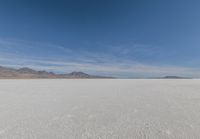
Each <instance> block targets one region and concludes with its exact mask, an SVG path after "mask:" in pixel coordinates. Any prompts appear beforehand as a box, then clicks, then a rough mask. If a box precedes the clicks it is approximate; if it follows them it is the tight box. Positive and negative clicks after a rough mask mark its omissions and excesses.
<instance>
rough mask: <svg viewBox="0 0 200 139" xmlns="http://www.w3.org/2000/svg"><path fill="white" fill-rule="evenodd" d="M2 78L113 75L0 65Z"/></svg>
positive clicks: (0, 76)
mask: <svg viewBox="0 0 200 139" xmlns="http://www.w3.org/2000/svg"><path fill="white" fill-rule="evenodd" d="M0 78H1V79H34V78H36V79H37V78H47V79H48V78H49V79H51V78H52V79H56V78H66V79H74V78H77V79H78V78H88V79H89V78H111V77H104V76H96V75H89V74H86V73H84V72H71V73H68V74H55V73H53V72H47V71H44V70H43V71H37V70H34V69H31V68H27V67H25V68H20V69H14V68H7V67H3V66H0Z"/></svg>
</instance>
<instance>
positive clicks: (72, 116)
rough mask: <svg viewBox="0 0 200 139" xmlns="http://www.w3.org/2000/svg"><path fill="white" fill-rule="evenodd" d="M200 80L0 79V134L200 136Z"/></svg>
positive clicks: (70, 138) (28, 138)
mask: <svg viewBox="0 0 200 139" xmlns="http://www.w3.org/2000/svg"><path fill="white" fill-rule="evenodd" d="M199 100H200V80H124V79H123V80H118V79H115V80H114V79H100V80H84V79H81V80H0V138H2V139H22V138H24V139H66V138H67V139H89V138H91V139H116V138H120V139H134V138H135V139H138V138H139V139H146V138H149V139H160V138H165V139H177V138H181V139H188V138H194V139H198V138H200V133H199V131H200V118H199V117H200V101H199Z"/></svg>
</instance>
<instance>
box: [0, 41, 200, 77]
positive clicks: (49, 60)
mask: <svg viewBox="0 0 200 139" xmlns="http://www.w3.org/2000/svg"><path fill="white" fill-rule="evenodd" d="M41 47H42V48H41ZM44 47H45V49H46V48H48V53H49V54H50V56H49V55H44V56H43V55H31V54H30V55H26V53H25V52H26V51H31V50H32V51H35V50H37V51H38V49H44ZM113 49H115V50H116V51H117V52H120V51H121V53H122V54H127V53H130V50H132V51H136V52H137V51H145V52H147V51H151V52H152V53H154V52H155V50H154V48H152V47H151V49H150V50H149V49H148V48H146V46H142V47H139V46H138V45H137V46H136V45H135V46H133V47H130V49H129V48H128V47H124V48H121V47H116V48H113ZM122 49H123V50H122ZM0 50H1V51H0V64H1V65H3V66H9V67H15V68H20V67H31V68H34V69H38V70H48V71H53V72H57V73H67V72H71V71H83V72H88V73H90V74H98V75H107V76H116V77H160V76H166V75H177V76H187V77H200V69H198V68H188V67H182V66H173V65H162V66H160V65H150V64H146V63H141V62H138V61H134V60H129V59H122V58H121V57H117V56H116V55H111V54H109V53H102V52H99V53H94V52H87V51H73V50H70V49H68V48H66V47H64V46H60V45H52V44H45V43H31V42H26V41H10V40H9V41H5V40H0ZM136 52H135V53H136ZM43 53H45V52H43ZM54 53H60V55H59V56H58V55H56V56H54ZM147 53H148V52H147Z"/></svg>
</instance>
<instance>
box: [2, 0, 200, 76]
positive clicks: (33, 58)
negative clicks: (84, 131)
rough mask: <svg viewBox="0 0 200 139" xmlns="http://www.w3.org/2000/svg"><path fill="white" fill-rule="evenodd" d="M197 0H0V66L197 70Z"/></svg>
mask: <svg viewBox="0 0 200 139" xmlns="http://www.w3.org/2000/svg"><path fill="white" fill-rule="evenodd" d="M199 7H200V1H194V0H166V1H164V0H17V1H16V0H1V1H0V21H1V22H0V65H2V66H8V67H14V68H20V67H30V68H34V69H37V70H47V71H53V72H56V73H68V72H72V71H83V72H87V73H90V74H97V75H108V76H115V77H128V78H131V77H138V78H140V77H160V76H166V75H177V76H186V77H200V14H199V13H200V8H199Z"/></svg>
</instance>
